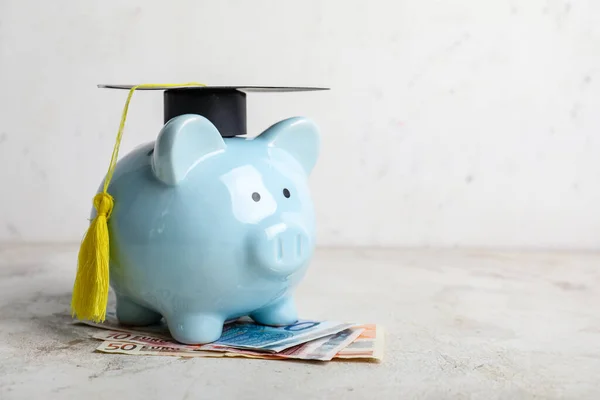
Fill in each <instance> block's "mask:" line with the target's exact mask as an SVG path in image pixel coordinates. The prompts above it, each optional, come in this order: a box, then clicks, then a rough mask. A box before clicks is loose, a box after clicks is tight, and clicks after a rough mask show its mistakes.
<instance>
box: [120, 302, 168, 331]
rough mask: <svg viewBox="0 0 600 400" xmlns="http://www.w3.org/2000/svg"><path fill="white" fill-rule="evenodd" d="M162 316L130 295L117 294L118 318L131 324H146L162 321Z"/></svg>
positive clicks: (124, 322) (121, 321) (124, 323)
mask: <svg viewBox="0 0 600 400" xmlns="http://www.w3.org/2000/svg"><path fill="white" fill-rule="evenodd" d="M161 318H162V316H161V315H160V314H159V313H157V312H154V311H152V310H149V309H147V308H146V307H142V306H140V305H139V304H137V303H135V302H133V301H131V299H130V298H129V297H126V296H122V295H117V319H118V320H119V323H121V324H123V325H129V326H146V325H152V324H156V323H158V322H160V320H161Z"/></svg>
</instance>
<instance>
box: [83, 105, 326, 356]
mask: <svg viewBox="0 0 600 400" xmlns="http://www.w3.org/2000/svg"><path fill="white" fill-rule="evenodd" d="M318 153H319V132H318V129H317V127H316V126H315V124H314V123H312V122H311V121H310V120H308V119H305V118H300V117H297V118H290V119H287V120H284V121H281V122H279V123H277V124H275V125H273V126H271V127H270V128H269V129H267V130H266V131H264V132H263V133H262V134H260V135H259V136H257V137H255V138H244V137H225V138H224V137H222V136H221V135H220V133H219V131H218V130H217V128H216V127H215V126H214V125H213V124H212V123H211V122H210V121H209V120H208V119H206V118H204V117H202V116H200V115H195V114H185V115H180V116H177V117H175V118H173V119H171V120H169V121H168V122H167V123H166V124H165V125H164V127H163V128H162V130H161V132H160V133H159V135H158V138H157V140H156V141H155V142H153V143H149V144H147V145H145V146H141V147H138V148H137V149H135V150H133V151H132V152H131V153H129V154H128V155H126V156H125V157H124V158H122V159H121V160H120V161H119V163H118V164H117V166H116V169H115V172H114V175H113V177H112V180H111V182H110V186H109V191H110V193H111V194H112V196H113V197H114V198H115V207H114V209H113V211H112V215H111V217H110V220H109V222H108V229H109V233H110V236H111V240H112V242H111V248H110V285H111V287H112V288H113V290H114V292H115V294H116V298H117V309H116V312H117V317H118V319H119V320H120V322H121V323H122V324H125V325H134V326H141V325H148V324H152V323H156V322H159V321H160V319H161V318H162V317H164V318H165V320H166V322H167V324H168V327H169V330H170V332H171V334H172V336H173V337H174V338H175V339H176V340H177V341H179V342H182V343H188V344H195V343H198V344H199V343H209V342H212V341H215V340H217V339H218V338H219V337H220V336H221V333H222V329H223V324H224V322H225V321H226V320H229V319H234V318H237V317H241V316H247V315H248V316H250V317H251V318H252V319H254V320H255V321H256V322H257V323H260V324H265V325H275V326H278V325H287V324H291V323H294V322H296V321H297V313H296V307H295V305H294V299H293V291H294V289H295V287H296V286H297V284H298V283H299V282H300V280H301V279H302V278H303V276H304V274H305V272H306V270H307V267H308V265H309V261H310V259H311V257H312V254H313V251H314V246H315V225H314V224H315V221H314V210H313V204H312V201H311V197H310V193H309V188H308V185H307V178H308V175H309V174H310V172H311V170H312V168H313V166H314V165H315V163H316V160H317V157H318ZM94 215H95V214H94V211H93V212H92V217H94Z"/></svg>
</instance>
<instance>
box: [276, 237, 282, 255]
mask: <svg viewBox="0 0 600 400" xmlns="http://www.w3.org/2000/svg"><path fill="white" fill-rule="evenodd" d="M282 258H283V241H282V240H281V235H279V236H277V261H281V259H282Z"/></svg>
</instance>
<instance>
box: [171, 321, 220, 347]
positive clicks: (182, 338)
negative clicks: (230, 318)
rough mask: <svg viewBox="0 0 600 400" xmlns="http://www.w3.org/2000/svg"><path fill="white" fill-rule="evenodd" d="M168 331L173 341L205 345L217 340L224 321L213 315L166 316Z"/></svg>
mask: <svg viewBox="0 0 600 400" xmlns="http://www.w3.org/2000/svg"><path fill="white" fill-rule="evenodd" d="M165 318H166V320H167V324H168V325H169V331H170V332H171V335H172V336H173V338H174V339H175V340H177V341H178V342H180V343H185V344H205V343H211V342H214V341H216V340H218V339H219V338H220V337H221V334H222V333H223V323H224V322H225V319H224V318H223V317H220V316H218V315H214V314H177V315H166V316H165Z"/></svg>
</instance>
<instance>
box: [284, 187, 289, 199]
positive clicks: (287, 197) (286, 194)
mask: <svg viewBox="0 0 600 400" xmlns="http://www.w3.org/2000/svg"><path fill="white" fill-rule="evenodd" d="M283 195H284V196H285V198H286V199H289V198H290V191H289V190H287V189H283Z"/></svg>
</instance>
